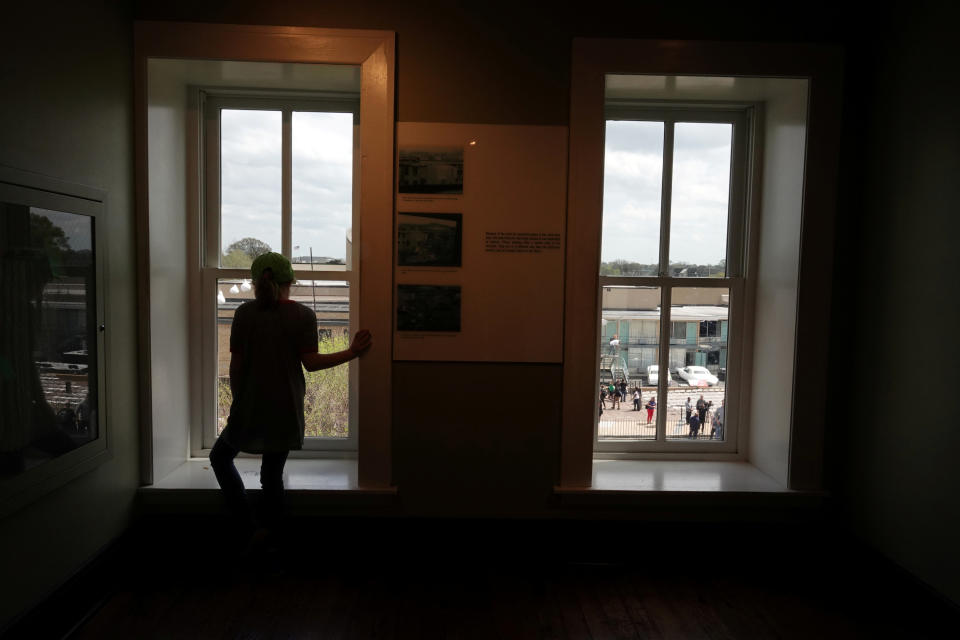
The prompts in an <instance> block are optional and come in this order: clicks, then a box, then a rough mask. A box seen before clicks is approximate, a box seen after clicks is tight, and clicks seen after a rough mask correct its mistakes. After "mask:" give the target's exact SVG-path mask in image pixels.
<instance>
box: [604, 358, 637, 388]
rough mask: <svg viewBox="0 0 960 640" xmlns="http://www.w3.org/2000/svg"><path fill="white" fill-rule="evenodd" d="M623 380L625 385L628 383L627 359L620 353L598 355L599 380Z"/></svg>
mask: <svg viewBox="0 0 960 640" xmlns="http://www.w3.org/2000/svg"><path fill="white" fill-rule="evenodd" d="M621 379H622V380H624V381H625V382H626V383H627V386H629V385H630V373H629V372H628V371H627V360H626V358H624V357H623V356H621V355H616V356H612V355H609V354H607V355H601V356H600V382H610V381H611V380H621Z"/></svg>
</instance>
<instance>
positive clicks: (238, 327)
mask: <svg viewBox="0 0 960 640" xmlns="http://www.w3.org/2000/svg"><path fill="white" fill-rule="evenodd" d="M251 275H252V276H253V281H254V293H255V299H254V300H250V301H248V302H245V303H243V304H241V305H240V306H239V307H238V308H237V310H236V313H235V314H234V318H233V325H232V327H231V330H230V390H231V393H232V396H233V401H232V403H231V405H230V415H229V417H228V419H227V426H226V427H225V428H224V430H223V432H222V433H221V434H220V436H219V437H218V438H217V441H216V442H215V443H214V445H213V448H212V449H211V451H210V466H211V467H212V468H213V472H214V474H215V475H216V477H217V482H218V483H219V484H220V490H221V492H222V493H223V496H224V499H225V500H226V502H227V507H228V508H229V509H230V511H231V513H232V515H233V516H234V517H235V518H236V519H237V520H238V521H239V523H240V526H241V527H243V528H244V529H245V532H244V533H245V534H246V535H248V536H249V542H248V547H247V548H248V550H253V549H256V548H257V547H259V546H261V545H263V544H265V543H266V542H267V541H268V540H269V539H270V538H271V537H272V536H273V535H274V533H275V532H276V529H277V527H278V525H279V524H280V519H281V516H282V513H283V467H284V465H285V463H286V460H287V455H288V454H289V453H290V451H291V450H298V449H301V448H302V447H303V440H304V429H305V425H304V415H303V402H304V396H305V392H306V382H305V380H304V377H303V368H306V369H307V370H308V371H317V370H320V369H328V368H330V367H335V366H337V365H340V364H343V363H345V362H348V361H350V360H353V359H354V358H357V357H359V356H361V355H363V354H364V353H365V352H366V351H367V349H369V348H370V345H371V336H370V332H369V331H367V330H365V329H362V330H360V331H358V332H357V333H356V335H355V336H354V337H353V340H352V342H351V343H350V347H349V348H348V349H345V350H343V351H338V352H336V353H325V354H322V353H318V347H319V344H318V334H317V316H316V313H314V311H313V310H312V309H310V308H308V307H306V306H304V305H302V304H300V303H298V302H294V301H293V300H291V299H290V285H291V283H292V282H293V280H294V276H293V268H292V267H291V265H290V261H289V260H287V259H286V258H285V257H283V256H282V255H280V254H278V253H273V252H268V253H264V254H262V255H260V256H258V257H257V258H256V260H254V261H253V265H252V266H251ZM241 451H243V452H246V453H259V454H262V456H263V460H262V463H261V467H260V485H261V487H262V488H263V492H262V496H263V498H262V502H261V505H262V509H261V514H260V517H259V518H258V517H255V516H254V514H253V512H252V510H251V509H250V505H249V504H248V502H247V499H246V492H245V490H244V487H243V481H242V480H241V478H240V474H239V473H238V472H237V468H236V466H235V464H234V458H236V456H237V454H238V453H240V452H241Z"/></svg>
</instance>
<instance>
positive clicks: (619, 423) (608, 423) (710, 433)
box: [597, 386, 724, 441]
mask: <svg viewBox="0 0 960 640" xmlns="http://www.w3.org/2000/svg"><path fill="white" fill-rule="evenodd" d="M701 394H702V395H703V396H704V400H705V401H707V402H712V403H713V404H712V405H711V407H710V408H709V409H708V410H707V412H706V414H705V416H704V418H705V419H704V423H705V426H701V427H700V429H699V430H698V433H697V434H696V435H693V434H692V433H691V432H690V426H689V424H688V423H687V416H686V407H685V402H686V399H687V397H688V396H690V398H691V403H692V404H693V405H694V408H693V412H696V401H697V399H698V398H699V397H700V395H701ZM723 396H724V388H723V387H722V386H721V387H711V388H710V389H708V390H699V389H698V390H697V391H696V392H695V393H691V391H690V390H689V389H684V388H681V389H676V390H673V389H671V390H670V392H669V394H668V396H667V404H666V407H663V406H661V405H659V404H658V406H657V408H656V409H655V410H654V413H653V416H652V417H651V419H650V422H649V423H648V422H647V410H646V409H645V408H644V405H645V404H646V402H647V400H649V398H650V395H649V394H647V395H645V396H642V397H641V403H640V410H639V411H634V409H633V399H632V396H631V397H630V398H628V399H626V400H622V401H621V402H620V409H613V408H612V407H613V401H612V400H611V399H610V398H607V400H606V406H607V408H606V409H604V411H603V413H602V414H601V415H600V420H599V424H598V426H597V439H598V440H635V441H645V440H646V441H652V440H656V437H657V430H656V423H657V413H658V412H659V411H663V410H666V412H667V434H666V436H667V439H668V440H723V438H724V434H723V429H722V426H719V425H718V428H714V426H713V419H714V416H715V415H716V410H717V409H718V408H719V407H720V405H721V402H722V401H723Z"/></svg>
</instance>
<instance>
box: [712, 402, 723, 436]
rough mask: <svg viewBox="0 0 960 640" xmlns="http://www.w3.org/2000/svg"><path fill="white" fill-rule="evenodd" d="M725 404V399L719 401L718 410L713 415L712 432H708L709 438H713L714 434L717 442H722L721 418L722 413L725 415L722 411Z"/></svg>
mask: <svg viewBox="0 0 960 640" xmlns="http://www.w3.org/2000/svg"><path fill="white" fill-rule="evenodd" d="M726 404H727V401H726V399H724V400H721V401H720V408H719V409H717V410H716V411H715V412H714V414H713V430H712V431H711V432H710V438H713V436H714V434H716V436H717V440H723V418H724V413H726V411H725V409H724V407H725V406H726Z"/></svg>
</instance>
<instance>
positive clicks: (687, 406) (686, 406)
mask: <svg viewBox="0 0 960 640" xmlns="http://www.w3.org/2000/svg"><path fill="white" fill-rule="evenodd" d="M683 408H684V410H685V411H686V412H687V424H690V414H691V413H693V404H691V403H690V396H687V402H686V404H684V405H683Z"/></svg>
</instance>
